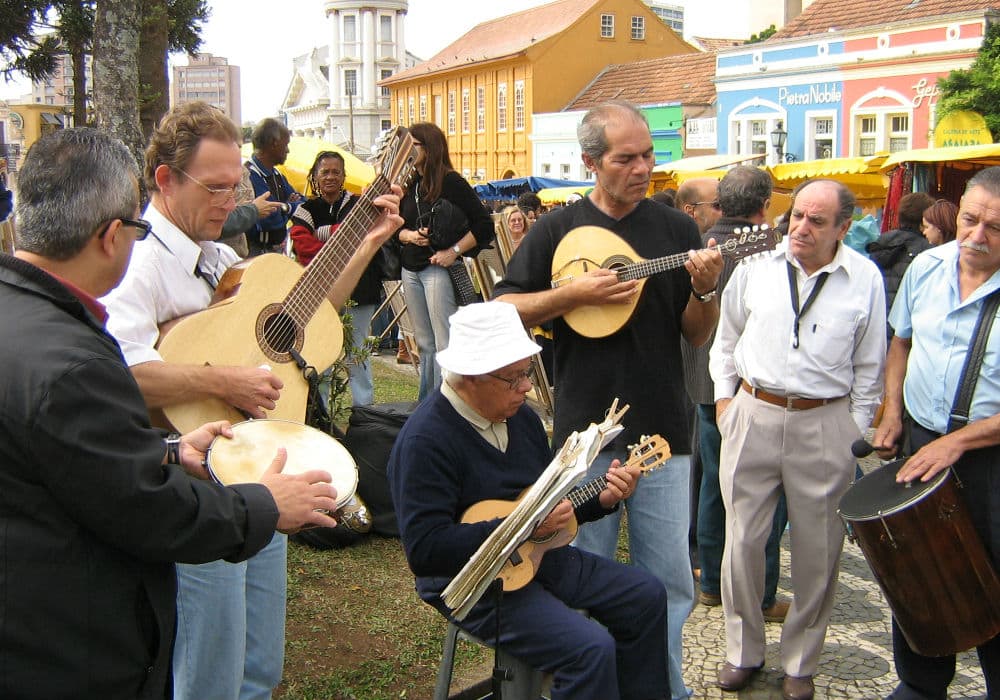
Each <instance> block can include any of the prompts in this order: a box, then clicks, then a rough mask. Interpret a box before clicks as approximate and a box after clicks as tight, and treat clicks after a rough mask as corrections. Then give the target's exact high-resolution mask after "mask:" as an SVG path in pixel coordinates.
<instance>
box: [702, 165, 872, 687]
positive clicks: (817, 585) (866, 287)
mask: <svg viewBox="0 0 1000 700" xmlns="http://www.w3.org/2000/svg"><path fill="white" fill-rule="evenodd" d="M853 211H854V196H853V195H852V194H851V192H850V191H849V190H848V189H847V188H846V187H844V186H843V185H841V184H840V183H837V182H834V181H831V180H815V181H811V182H807V183H804V184H803V185H800V186H799V187H798V188H797V189H796V191H795V193H794V198H793V206H792V213H791V224H790V227H789V234H788V237H787V247H785V246H782V249H781V250H778V251H775V252H774V253H771V254H770V255H768V256H767V257H765V258H764V259H762V260H758V261H754V262H751V263H749V264H745V265H741V266H740V267H739V268H738V269H737V270H736V271H735V272H734V274H733V276H732V278H731V279H730V281H729V284H728V285H727V286H726V289H725V292H724V293H723V296H722V312H721V317H720V321H719V329H718V332H717V334H716V337H715V343H714V344H713V346H712V350H711V354H710V364H709V369H710V371H711V374H712V379H713V381H714V382H715V398H716V411H717V418H718V425H719V432H720V433H721V434H722V452H721V460H720V467H719V479H720V485H721V488H722V498H723V502H724V503H725V506H726V513H727V518H726V547H725V552H724V554H723V561H722V604H723V609H724V611H725V617H726V662H725V664H724V665H723V667H722V668H721V669H720V671H719V685H720V686H721V687H722V688H723V689H725V690H739V689H741V688H743V687H745V686H746V685H747V684H748V683H749V682H750V680H751V678H752V676H753V674H754V673H755V672H756V671H757V670H758V669H760V668H761V666H763V663H764V648H765V638H764V619H763V613H762V612H761V609H760V601H761V596H762V595H763V590H764V557H763V551H764V543H765V542H766V540H767V537H768V534H769V532H770V530H771V520H772V516H773V514H774V509H775V505H776V503H777V500H778V496H779V493H780V492H781V489H782V488H784V492H785V496H786V497H787V499H788V519H789V521H790V523H791V527H792V541H791V556H792V566H791V572H792V590H793V593H794V598H793V602H792V606H791V609H790V610H789V612H788V616H787V618H786V619H785V623H784V626H783V627H782V631H781V665H782V667H783V668H784V671H785V674H786V675H785V679H784V682H783V696H784V698H786V700H808V699H809V698H812V697H813V681H812V676H813V674H814V673H815V671H816V667H817V664H818V661H819V655H820V651H822V648H823V640H824V638H825V636H826V628H827V625H828V623H829V619H830V612H831V610H832V608H833V597H834V592H835V590H836V583H837V573H838V561H839V558H840V552H841V549H842V548H843V539H844V528H843V525H842V524H841V522H840V518H839V517H838V516H837V504H838V502H839V501H840V497H841V495H843V493H844V491H846V490H847V487H848V486H849V485H850V481H851V476H852V475H853V473H854V466H855V461H854V458H853V456H852V455H851V449H850V447H851V443H852V442H853V441H855V440H857V439H858V438H860V437H861V436H862V435H863V434H864V431H865V430H866V429H867V428H868V425H869V424H870V423H871V419H872V417H873V415H874V413H875V409H876V407H877V406H878V403H879V398H880V396H881V393H882V367H883V363H884V359H885V291H884V288H883V284H882V277H881V274H880V273H879V271H878V268H877V267H875V265H874V264H873V263H872V262H870V261H869V260H867V259H866V258H864V257H863V256H861V255H859V254H858V253H855V252H854V251H852V250H851V249H850V248H848V247H847V246H845V245H843V244H842V243H841V241H843V239H844V236H845V235H846V234H847V230H848V228H849V227H850V224H851V215H852V213H853Z"/></svg>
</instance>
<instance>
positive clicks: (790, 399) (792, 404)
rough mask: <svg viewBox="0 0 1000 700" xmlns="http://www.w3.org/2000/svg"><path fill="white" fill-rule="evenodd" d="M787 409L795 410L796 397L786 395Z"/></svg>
mask: <svg viewBox="0 0 1000 700" xmlns="http://www.w3.org/2000/svg"><path fill="white" fill-rule="evenodd" d="M785 410H786V411H794V410H795V397H793V396H786V397H785Z"/></svg>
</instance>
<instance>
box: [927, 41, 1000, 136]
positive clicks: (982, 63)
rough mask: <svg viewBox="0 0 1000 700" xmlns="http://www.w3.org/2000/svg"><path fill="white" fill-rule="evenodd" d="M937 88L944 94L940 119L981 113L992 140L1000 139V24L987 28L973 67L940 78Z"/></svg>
mask: <svg viewBox="0 0 1000 700" xmlns="http://www.w3.org/2000/svg"><path fill="white" fill-rule="evenodd" d="M937 87H938V89H939V90H940V91H941V96H940V98H939V99H938V103H937V115H938V118H939V119H940V118H941V117H943V116H945V115H947V114H950V113H951V112H958V111H961V110H969V111H972V112H978V113H979V114H981V115H982V116H983V119H985V120H986V126H987V127H989V130H990V133H991V134H992V135H993V140H994V141H996V140H997V138H998V137H1000V23H994V24H991V25H990V26H989V27H988V28H987V30H986V36H985V37H983V43H982V45H981V46H980V47H979V53H978V54H977V56H976V60H975V61H973V62H972V65H971V66H969V67H968V68H967V69H963V70H953V71H952V72H951V73H949V74H948V75H947V76H946V77H944V78H939V79H938V81H937Z"/></svg>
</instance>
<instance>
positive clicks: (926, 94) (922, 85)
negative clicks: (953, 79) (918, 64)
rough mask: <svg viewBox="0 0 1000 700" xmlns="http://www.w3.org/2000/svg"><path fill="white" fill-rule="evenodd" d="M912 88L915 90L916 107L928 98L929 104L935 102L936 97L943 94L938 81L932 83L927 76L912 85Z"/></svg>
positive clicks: (914, 101)
mask: <svg viewBox="0 0 1000 700" xmlns="http://www.w3.org/2000/svg"><path fill="white" fill-rule="evenodd" d="M910 88H911V89H912V90H913V107H914V109H917V108H919V107H920V106H921V105H922V104H923V103H924V100H927V105H928V106H930V105H932V104H934V101H935V98H936V97H937V96H938V95H940V94H941V90H940V89H939V88H938V86H937V83H936V82H935V83H933V84H931V83H930V81H928V80H927V78H921V79H920V80H918V81H917V82H916V83H915V84H913V85H911V86H910Z"/></svg>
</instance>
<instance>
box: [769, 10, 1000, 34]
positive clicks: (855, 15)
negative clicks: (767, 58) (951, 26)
mask: <svg viewBox="0 0 1000 700" xmlns="http://www.w3.org/2000/svg"><path fill="white" fill-rule="evenodd" d="M991 9H992V10H1000V1H998V0H879V2H858V1H857V0H816V1H815V2H814V3H813V4H812V5H810V6H809V7H808V8H806V9H805V10H803V12H802V14H800V15H799V16H798V17H796V18H794V19H793V20H791V21H790V22H788V24H786V25H785V26H784V27H782V28H781V29H780V30H778V32H777V33H775V34H774V35H773V36H772V37H771V38H770V40H777V39H792V38H795V37H802V36H810V35H815V34H824V33H826V32H829V31H838V30H842V29H857V28H860V27H871V26H878V25H882V24H891V23H895V22H908V21H912V20H918V19H925V18H930V17H939V16H942V15H954V14H960V13H963V12H977V11H985V10H991Z"/></svg>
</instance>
